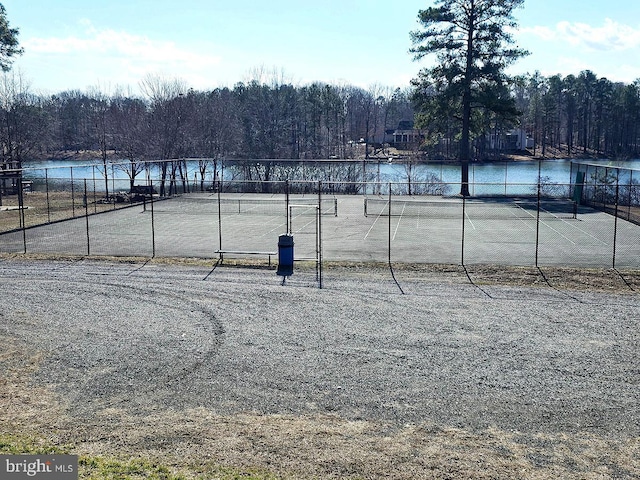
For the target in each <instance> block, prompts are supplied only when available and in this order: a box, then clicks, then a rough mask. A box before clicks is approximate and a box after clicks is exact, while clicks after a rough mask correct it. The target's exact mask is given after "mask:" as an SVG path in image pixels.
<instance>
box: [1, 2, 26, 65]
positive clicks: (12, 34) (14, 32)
mask: <svg viewBox="0 0 640 480" xmlns="http://www.w3.org/2000/svg"><path fill="white" fill-rule="evenodd" d="M22 51H23V50H22V48H20V46H19V44H18V29H17V28H11V27H10V26H9V20H7V11H6V10H5V8H4V5H2V4H1V3H0V69H2V71H4V72H8V71H9V70H11V62H12V57H14V56H16V55H21V54H22Z"/></svg>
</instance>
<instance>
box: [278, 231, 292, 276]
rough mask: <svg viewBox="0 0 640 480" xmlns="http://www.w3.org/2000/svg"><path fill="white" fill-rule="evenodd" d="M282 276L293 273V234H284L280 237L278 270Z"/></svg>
mask: <svg viewBox="0 0 640 480" xmlns="http://www.w3.org/2000/svg"><path fill="white" fill-rule="evenodd" d="M276 273H277V274H278V275H280V276H281V277H290V276H291V275H293V235H289V234H284V235H280V236H279V237H278V270H277V271H276Z"/></svg>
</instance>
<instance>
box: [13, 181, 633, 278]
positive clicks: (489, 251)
mask: <svg viewBox="0 0 640 480" xmlns="http://www.w3.org/2000/svg"><path fill="white" fill-rule="evenodd" d="M319 198H321V200H319ZM319 201H320V205H321V207H320V208H319V207H318V202H319ZM319 211H321V212H322V215H318V212H319ZM287 232H290V233H291V234H292V235H293V236H294V240H295V257H296V259H297V260H301V259H307V260H309V259H315V258H317V256H318V251H319V250H320V251H321V252H322V259H323V260H324V261H349V262H367V261H378V262H386V261H388V260H389V257H390V258H391V261H392V262H409V263H445V264H488V263H493V264H500V265H536V264H537V265H540V266H543V265H549V266H551V265H554V266H584V267H611V266H616V267H638V266H639V262H640V260H639V259H640V227H638V226H637V225H634V224H632V223H630V222H627V221H624V220H621V219H616V218H615V217H614V216H612V215H608V214H606V213H602V212H599V211H596V210H593V209H591V208H588V207H584V206H578V207H577V208H576V207H574V205H573V203H572V202H569V201H566V200H544V201H541V202H540V209H539V213H538V202H537V201H536V199H532V198H503V197H500V198H486V199H475V198H474V199H466V200H463V199H462V198H457V197H452V198H445V197H437V196H433V197H430V196H418V197H409V196H393V197H388V196H385V195H381V196H362V195H337V196H334V195H322V197H319V196H318V195H317V194H309V195H290V196H288V197H285V196H284V195H282V194H238V193H224V194H216V193H197V194H187V195H182V196H177V197H173V198H168V199H163V200H158V201H155V202H153V204H152V203H147V204H145V205H143V204H137V205H134V206H132V207H130V208H125V209H119V210H114V211H110V212H106V213H101V214H98V215H88V216H86V217H79V218H75V219H73V220H69V221H64V222H59V223H51V224H47V225H43V226H39V227H34V228H28V229H26V230H24V232H23V231H19V232H12V233H8V234H3V235H1V236H0V251H2V252H21V251H23V250H24V249H25V246H26V251H27V253H58V254H74V255H87V254H89V255H114V256H149V257H150V256H159V257H163V256H166V257H198V258H216V257H217V256H218V254H217V253H216V252H217V251H219V250H224V251H231V252H264V253H267V252H271V253H275V252H276V251H277V243H278V236H279V235H280V234H283V233H287ZM614 255H615V265H614ZM239 256H246V255H242V254H239ZM254 257H255V256H254ZM264 259H265V260H266V259H267V257H266V256H264Z"/></svg>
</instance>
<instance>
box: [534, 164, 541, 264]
mask: <svg viewBox="0 0 640 480" xmlns="http://www.w3.org/2000/svg"><path fill="white" fill-rule="evenodd" d="M541 173H542V165H541V162H540V160H538V189H537V190H538V204H537V208H536V260H535V262H536V268H537V267H538V254H539V252H540V195H541V190H542V186H541V184H540V174H541Z"/></svg>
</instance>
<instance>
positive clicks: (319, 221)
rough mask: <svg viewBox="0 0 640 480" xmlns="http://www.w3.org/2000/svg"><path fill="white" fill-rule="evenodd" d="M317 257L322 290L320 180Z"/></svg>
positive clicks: (320, 182)
mask: <svg viewBox="0 0 640 480" xmlns="http://www.w3.org/2000/svg"><path fill="white" fill-rule="evenodd" d="M317 236H318V239H317V253H316V254H317V257H318V286H319V288H321V289H322V180H318V232H317Z"/></svg>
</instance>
